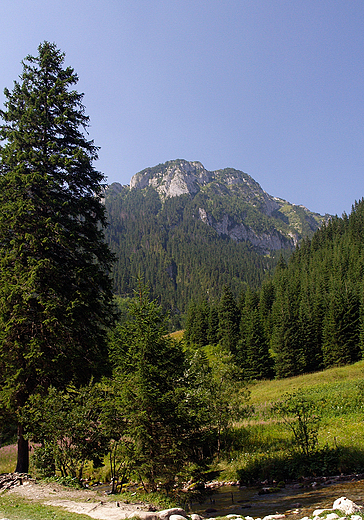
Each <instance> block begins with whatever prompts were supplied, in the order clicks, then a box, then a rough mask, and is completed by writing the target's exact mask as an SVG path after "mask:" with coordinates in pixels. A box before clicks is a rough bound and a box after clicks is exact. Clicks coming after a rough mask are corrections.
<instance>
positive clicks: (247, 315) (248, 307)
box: [238, 289, 273, 379]
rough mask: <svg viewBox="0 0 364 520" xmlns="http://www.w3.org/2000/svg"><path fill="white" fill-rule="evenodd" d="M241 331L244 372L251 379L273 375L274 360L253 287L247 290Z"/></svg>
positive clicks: (266, 377)
mask: <svg viewBox="0 0 364 520" xmlns="http://www.w3.org/2000/svg"><path fill="white" fill-rule="evenodd" d="M240 331H241V340H240V341H241V349H242V351H243V352H242V353H241V354H242V355H241V358H242V360H243V368H244V374H245V375H246V376H247V377H249V378H251V379H268V378H269V377H271V376H272V375H273V360H272V358H271V357H270V354H269V348H268V342H267V341H266V337H265V334H264V327H263V323H262V320H261V315H260V312H259V297H258V295H257V293H255V292H254V291H252V290H251V289H248V290H247V292H246V297H245V304H244V308H243V312H242V319H241V325H240ZM238 357H239V355H238Z"/></svg>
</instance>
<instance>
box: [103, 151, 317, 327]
mask: <svg viewBox="0 0 364 520" xmlns="http://www.w3.org/2000/svg"><path fill="white" fill-rule="evenodd" d="M105 206H106V210H107V215H108V220H109V227H108V229H107V231H106V238H107V241H108V243H109V245H110V246H111V248H112V249H113V250H114V252H115V254H116V257H117V261H116V264H115V266H114V272H113V275H114V290H115V292H116V293H117V294H120V295H124V296H127V295H130V294H132V293H133V289H134V287H135V280H136V279H137V277H138V276H140V274H141V273H143V276H144V279H145V281H146V282H148V283H149V284H150V287H151V294H152V297H153V298H158V299H160V301H161V303H162V304H163V307H164V308H165V309H168V310H169V311H170V312H171V314H172V316H174V317H175V319H176V321H175V323H177V322H178V323H180V322H179V321H178V320H179V319H180V318H179V316H181V315H183V313H184V312H185V310H186V306H187V304H188V302H189V301H191V299H193V298H194V299H199V298H208V299H209V300H210V299H211V298H212V299H213V298H217V297H218V295H219V294H220V293H221V290H222V287H223V286H224V285H229V286H230V287H231V288H232V290H233V292H234V293H235V294H236V295H238V294H240V293H241V291H242V290H244V288H246V286H247V285H250V286H251V287H256V288H257V287H259V286H260V285H261V283H262V280H263V279H264V277H265V275H266V273H267V272H271V271H272V270H273V269H274V267H275V265H276V264H277V261H278V259H279V258H280V256H281V255H282V254H283V255H284V256H285V257H287V256H288V255H289V254H290V252H291V251H293V250H294V248H295V246H296V244H298V243H299V242H300V241H301V240H302V239H303V238H304V237H311V236H312V235H313V234H314V232H315V231H316V230H317V229H318V228H319V227H320V226H321V224H322V223H323V222H324V221H325V219H326V218H327V217H323V216H321V215H319V214H317V213H313V212H311V211H309V210H308V209H306V208H305V207H303V206H296V205H294V204H290V203H289V202H287V201H285V200H283V199H280V198H277V197H272V196H271V195H269V194H268V193H266V192H265V191H264V190H263V189H262V188H261V187H260V185H259V184H258V183H257V182H256V181H255V180H254V179H252V177H250V176H249V175H247V174H246V173H244V172H242V171H239V170H235V169H233V168H225V169H223V170H216V171H208V170H206V169H205V168H204V166H203V165H202V164H201V163H200V162H188V161H185V160H180V159H178V160H175V161H169V162H166V163H165V164H159V165H158V166H155V167H154V168H146V169H145V170H143V171H141V172H139V173H136V174H135V175H134V176H133V177H132V179H131V181H130V186H122V185H121V184H119V183H113V184H111V185H110V186H109V187H108V188H107V189H106V191H105Z"/></svg>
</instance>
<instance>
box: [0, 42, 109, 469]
mask: <svg viewBox="0 0 364 520" xmlns="http://www.w3.org/2000/svg"><path fill="white" fill-rule="evenodd" d="M64 58H65V56H64V54H63V53H62V52H60V51H59V50H58V49H57V47H56V45H55V44H53V43H48V42H44V43H42V44H41V45H40V46H39V47H38V55H37V56H35V57H32V56H28V57H27V58H26V59H25V60H24V61H23V63H22V65H23V72H22V74H21V76H20V82H17V81H15V83H14V88H13V90H12V91H9V90H8V89H5V91H4V92H5V97H6V101H5V110H3V111H1V112H0V115H1V117H2V119H3V124H2V125H1V127H0V138H1V141H2V147H1V149H0V205H1V214H0V242H1V249H0V388H1V390H0V401H1V402H2V404H3V405H4V406H6V407H7V408H8V409H11V410H13V411H14V413H17V412H19V410H20V409H21V408H22V406H23V405H24V404H25V403H26V401H27V399H28V397H29V396H30V395H31V394H33V393H36V392H38V391H39V392H41V391H44V390H46V389H47V388H48V387H49V385H50V384H52V385H53V386H55V387H59V388H62V387H64V386H65V385H66V384H67V383H68V382H70V381H73V382H74V383H76V384H77V383H85V382H87V381H88V379H89V378H90V377H91V376H92V375H94V376H97V375H99V374H100V373H101V372H102V371H103V370H104V368H105V366H106V365H107V362H106V361H107V350H106V343H105V336H106V334H105V329H106V327H107V326H108V325H109V324H110V323H111V321H112V314H113V313H112V305H111V302H112V293H111V284H110V280H109V276H108V271H109V270H110V268H111V263H112V255H111V253H110V251H109V249H108V247H107V245H106V243H105V241H104V234H103V229H104V228H105V226H106V219H105V212H104V207H103V204H102V203H101V195H102V185H101V184H100V183H101V182H102V181H103V179H104V177H103V175H102V174H101V173H100V172H98V171H96V170H95V169H94V167H93V161H94V160H96V159H97V148H96V147H95V146H94V143H93V141H90V140H87V139H86V138H85V136H84V132H85V131H86V129H87V126H88V123H89V118H88V116H86V115H85V108H84V106H83V104H82V98H83V94H80V93H78V92H77V91H75V90H71V87H72V86H73V85H75V84H76V83H77V81H78V77H77V75H76V74H75V72H74V70H73V69H72V68H71V67H67V68H64V66H63V64H64ZM23 427H24V425H22V424H20V425H19V427H18V438H19V443H18V464H17V471H22V472H27V471H28V446H27V441H25V440H24V436H23Z"/></svg>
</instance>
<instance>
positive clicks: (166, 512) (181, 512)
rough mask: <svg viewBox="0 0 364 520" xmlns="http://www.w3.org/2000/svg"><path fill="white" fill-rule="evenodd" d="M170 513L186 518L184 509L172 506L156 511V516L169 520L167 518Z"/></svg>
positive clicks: (162, 519)
mask: <svg viewBox="0 0 364 520" xmlns="http://www.w3.org/2000/svg"><path fill="white" fill-rule="evenodd" d="M172 515H176V516H177V515H178V516H181V517H183V519H184V520H186V518H187V513H186V511H185V510H184V509H182V508H181V507H172V508H171V509H163V511H159V513H158V517H159V518H160V519H161V520H169V518H170V517H171V516H172ZM174 520H177V519H174Z"/></svg>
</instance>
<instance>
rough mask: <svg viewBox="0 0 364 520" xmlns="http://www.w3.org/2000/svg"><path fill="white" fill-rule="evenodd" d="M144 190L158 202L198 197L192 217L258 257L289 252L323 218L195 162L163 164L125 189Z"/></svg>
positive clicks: (233, 174)
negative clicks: (243, 243) (152, 193)
mask: <svg viewBox="0 0 364 520" xmlns="http://www.w3.org/2000/svg"><path fill="white" fill-rule="evenodd" d="M147 187H149V188H152V189H153V190H155V191H156V192H157V193H158V195H159V197H160V199H161V201H162V202H163V201H165V200H166V199H168V198H171V197H180V196H182V195H187V196H189V197H190V198H191V199H196V201H197V199H198V203H199V206H198V211H197V212H196V214H195V218H199V219H200V220H201V221H202V222H204V223H205V224H206V225H208V226H211V227H212V228H214V229H215V231H216V232H217V233H218V234H219V235H225V236H228V237H230V238H232V239H233V240H235V241H246V242H249V243H251V244H252V245H253V246H254V247H256V248H258V249H260V250H261V251H262V252H264V253H267V252H269V251H271V250H279V249H282V248H284V249H287V248H288V249H292V248H294V247H295V246H296V245H297V243H298V242H299V241H300V240H301V239H302V238H303V237H304V236H311V235H312V234H313V233H314V231H315V230H316V229H317V228H318V227H320V226H321V225H322V223H323V222H324V220H325V219H327V218H328V216H325V217H324V216H321V215H319V214H317V213H313V212H311V211H309V210H308V209H307V208H305V207H304V206H297V205H294V204H290V203H289V202H287V201H285V200H283V199H281V198H278V197H273V196H271V195H269V194H268V193H266V192H265V191H264V190H263V189H262V188H261V186H260V185H259V184H258V183H257V182H256V181H255V180H254V179H253V178H252V177H250V176H249V175H248V174H246V173H244V172H242V171H240V170H235V169H233V168H225V169H222V170H215V171H208V170H206V169H205V168H204V166H203V165H202V164H201V163H200V162H198V161H193V162H189V161H185V160H181V159H178V160H175V161H169V162H167V163H165V164H159V165H158V166H155V167H153V168H146V169H145V170H143V171H141V172H139V173H136V174H135V175H134V176H133V177H132V179H131V181H130V189H131V190H133V189H137V190H144V189H145V188H147Z"/></svg>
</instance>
